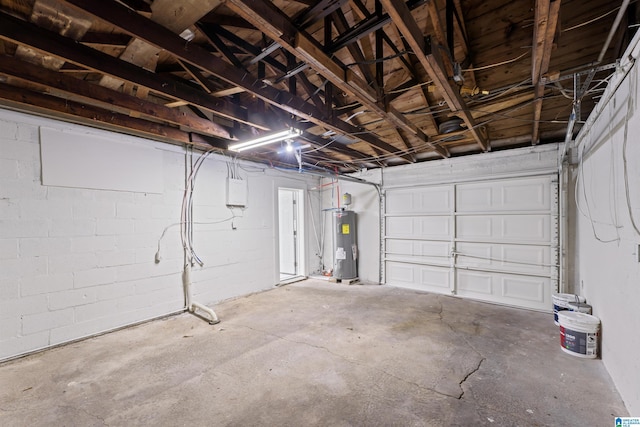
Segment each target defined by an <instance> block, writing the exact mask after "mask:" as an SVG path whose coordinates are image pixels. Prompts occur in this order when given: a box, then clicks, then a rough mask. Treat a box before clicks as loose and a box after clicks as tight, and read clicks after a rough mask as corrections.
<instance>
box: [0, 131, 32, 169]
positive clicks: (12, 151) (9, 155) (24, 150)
mask: <svg viewBox="0 0 640 427" xmlns="http://www.w3.org/2000/svg"><path fill="white" fill-rule="evenodd" d="M0 147H2V148H1V149H0V159H9V160H26V159H31V160H32V161H34V162H39V161H40V147H39V146H38V145H35V144H29V143H28V142H23V141H10V140H8V139H6V135H3V134H2V133H1V132H0Z"/></svg>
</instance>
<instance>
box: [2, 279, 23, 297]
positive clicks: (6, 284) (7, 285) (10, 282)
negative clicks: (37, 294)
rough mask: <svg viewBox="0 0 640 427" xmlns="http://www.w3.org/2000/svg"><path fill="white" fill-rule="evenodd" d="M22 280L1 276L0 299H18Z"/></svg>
mask: <svg viewBox="0 0 640 427" xmlns="http://www.w3.org/2000/svg"><path fill="white" fill-rule="evenodd" d="M20 282H21V280H15V279H5V278H3V277H0V300H10V299H17V298H19V297H20V286H21V283H20Z"/></svg>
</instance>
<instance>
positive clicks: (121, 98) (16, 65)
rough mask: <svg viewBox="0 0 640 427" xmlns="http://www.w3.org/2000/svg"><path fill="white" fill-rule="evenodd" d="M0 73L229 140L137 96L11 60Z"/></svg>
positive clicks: (220, 131) (0, 65) (215, 127)
mask: <svg viewBox="0 0 640 427" xmlns="http://www.w3.org/2000/svg"><path fill="white" fill-rule="evenodd" d="M0 74H4V75H6V76H11V77H13V78H15V79H18V80H24V81H31V82H35V83H38V84H41V85H43V86H46V87H47V88H51V89H55V90H56V91H58V92H62V93H64V94H67V96H69V97H73V98H74V99H82V100H83V101H87V102H89V103H91V102H94V103H95V102H96V101H95V100H96V99H101V100H104V101H102V103H101V104H102V107H107V106H110V107H111V108H112V109H115V110H117V111H119V112H121V113H124V114H128V115H133V114H134V113H135V114H140V115H141V116H144V117H147V118H149V119H154V120H163V121H166V122H168V123H172V124H174V125H179V126H183V127H185V128H187V129H190V130H192V131H194V132H199V133H203V134H205V135H210V136H215V137H218V138H224V139H230V138H231V136H230V135H229V131H228V130H226V129H225V128H224V127H222V126H220V125H219V124H217V123H214V122H211V121H209V120H203V119H201V118H198V117H193V116H191V115H187V114H184V113H181V112H179V111H178V110H175V109H173V108H168V107H165V106H163V105H159V104H156V103H153V102H150V101H146V100H144V99H141V98H140V97H134V96H131V95H126V94H123V93H121V92H118V91H115V90H113V89H109V88H106V87H103V86H99V85H96V84H93V83H89V82H87V81H84V80H80V79H77V78H75V77H71V76H68V75H64V74H58V73H55V72H53V71H51V70H47V69H45V68H42V67H38V66H36V65H33V64H30V63H28V62H24V61H20V60H18V59H15V58H11V57H3V58H2V60H0Z"/></svg>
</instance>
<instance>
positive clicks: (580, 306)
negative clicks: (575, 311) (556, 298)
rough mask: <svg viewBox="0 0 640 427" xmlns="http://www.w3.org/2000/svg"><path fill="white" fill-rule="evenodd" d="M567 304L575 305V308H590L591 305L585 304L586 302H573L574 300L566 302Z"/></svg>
mask: <svg viewBox="0 0 640 427" xmlns="http://www.w3.org/2000/svg"><path fill="white" fill-rule="evenodd" d="M567 305H568V306H569V307H575V308H588V309H589V310H591V308H592V307H591V305H590V304H587V303H586V302H574V301H570V302H568V303H567Z"/></svg>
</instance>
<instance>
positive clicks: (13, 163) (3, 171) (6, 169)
mask: <svg viewBox="0 0 640 427" xmlns="http://www.w3.org/2000/svg"><path fill="white" fill-rule="evenodd" d="M17 179H18V161H17V160H14V159H0V180H3V181H5V180H9V181H14V180H17Z"/></svg>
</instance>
